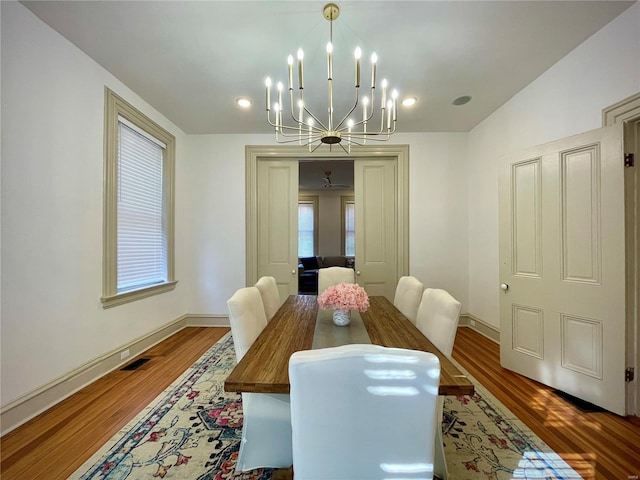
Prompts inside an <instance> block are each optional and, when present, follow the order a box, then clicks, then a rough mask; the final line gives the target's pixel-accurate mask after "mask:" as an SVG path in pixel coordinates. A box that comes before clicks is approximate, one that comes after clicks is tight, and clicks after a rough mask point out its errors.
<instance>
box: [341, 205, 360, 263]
mask: <svg viewBox="0 0 640 480" xmlns="http://www.w3.org/2000/svg"><path fill="white" fill-rule="evenodd" d="M340 203H341V205H342V209H341V210H342V215H341V216H342V222H341V227H342V228H341V229H340V230H341V233H342V242H341V245H342V252H341V253H342V255H346V256H347V257H354V256H355V254H356V202H355V197H353V196H347V195H342V196H341V197H340Z"/></svg>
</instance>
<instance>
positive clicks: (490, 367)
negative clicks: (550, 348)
mask: <svg viewBox="0 0 640 480" xmlns="http://www.w3.org/2000/svg"><path fill="white" fill-rule="evenodd" d="M453 358H454V359H455V360H457V361H458V362H459V363H460V364H461V365H462V366H463V367H464V368H465V369H467V371H468V372H469V373H470V374H471V375H473V376H474V377H475V378H476V379H477V380H478V381H479V382H480V383H481V384H482V385H484V387H485V388H487V389H488V390H489V391H490V392H491V393H492V394H493V395H495V396H496V398H497V399H498V400H500V401H501V402H502V403H503V404H504V405H505V406H506V407H507V408H509V410H511V411H512V412H513V413H515V414H516V415H517V416H518V418H520V420H522V421H523V422H524V423H525V424H526V425H527V426H528V427H529V428H530V429H531V430H533V432H534V433H535V434H536V435H538V436H539V437H540V438H541V439H542V440H544V441H545V442H546V443H547V445H549V446H550V447H551V448H552V449H553V450H555V451H556V452H557V453H558V454H559V455H560V456H561V457H562V458H563V459H564V460H565V461H566V462H567V463H568V464H569V465H571V466H572V467H573V469H574V470H576V471H577V472H578V473H579V474H580V475H582V477H583V478H585V479H588V480H589V479H603V480H628V479H633V480H635V479H638V478H640V418H638V417H626V418H625V417H619V416H617V415H614V414H612V413H608V412H598V413H584V412H582V411H581V410H580V409H579V408H577V407H575V406H574V405H573V404H571V403H569V402H568V401H567V400H565V399H563V398H562V397H560V396H559V395H557V394H556V393H555V391H554V390H553V389H551V388H549V387H547V386H545V385H542V384H540V383H538V382H535V381H533V380H529V379H527V378H525V377H522V376H521V375H518V374H516V373H513V372H511V371H509V370H506V369H504V368H502V367H501V366H500V350H499V346H498V345H497V344H496V343H494V342H492V341H490V340H488V339H487V338H485V337H483V336H482V335H480V334H478V333H476V332H474V331H473V330H471V329H469V328H459V329H458V334H457V336H456V342H455V346H454V350H453Z"/></svg>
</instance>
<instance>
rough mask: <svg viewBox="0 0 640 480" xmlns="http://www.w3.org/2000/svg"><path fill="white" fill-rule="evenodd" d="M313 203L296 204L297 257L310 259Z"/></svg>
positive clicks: (311, 251) (311, 252)
mask: <svg viewBox="0 0 640 480" xmlns="http://www.w3.org/2000/svg"><path fill="white" fill-rule="evenodd" d="M313 215H314V211H313V203H311V202H300V203H298V256H299V257H312V256H313V255H314V253H313V250H314V248H313V237H314V235H313V225H314V221H313Z"/></svg>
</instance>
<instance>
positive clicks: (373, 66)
mask: <svg viewBox="0 0 640 480" xmlns="http://www.w3.org/2000/svg"><path fill="white" fill-rule="evenodd" d="M377 62H378V55H376V52H373V53H372V54H371V88H376V63H377Z"/></svg>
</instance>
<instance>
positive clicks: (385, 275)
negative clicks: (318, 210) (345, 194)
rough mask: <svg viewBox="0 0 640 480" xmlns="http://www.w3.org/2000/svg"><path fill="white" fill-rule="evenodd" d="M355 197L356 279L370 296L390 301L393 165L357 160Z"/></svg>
mask: <svg viewBox="0 0 640 480" xmlns="http://www.w3.org/2000/svg"><path fill="white" fill-rule="evenodd" d="M354 192H355V197H356V222H355V223H356V233H355V235H356V280H357V282H358V284H359V285H361V286H362V287H363V288H364V289H365V290H366V291H367V293H368V294H369V295H380V296H385V297H387V298H388V299H389V300H391V301H393V296H394V293H395V288H396V282H397V280H398V277H397V272H396V263H397V262H396V252H397V218H396V212H397V198H396V162H394V161H392V160H369V159H362V160H360V159H358V160H356V161H355V164H354Z"/></svg>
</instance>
